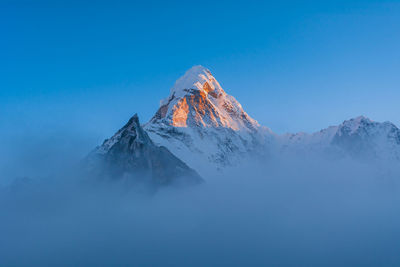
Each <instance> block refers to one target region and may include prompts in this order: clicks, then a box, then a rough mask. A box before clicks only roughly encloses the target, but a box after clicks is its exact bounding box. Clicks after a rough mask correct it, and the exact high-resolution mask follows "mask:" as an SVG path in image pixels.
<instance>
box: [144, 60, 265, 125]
mask: <svg viewBox="0 0 400 267" xmlns="http://www.w3.org/2000/svg"><path fill="white" fill-rule="evenodd" d="M151 123H163V124H166V125H171V126H174V127H223V128H230V129H232V130H235V131H238V130H247V131H255V130H256V129H257V128H259V127H260V125H259V124H258V122H257V121H256V120H254V119H252V118H251V117H250V116H249V115H247V113H246V112H245V111H244V110H243V108H242V106H241V105H240V104H239V102H237V101H236V99H235V98H234V97H232V96H230V95H227V94H226V93H225V91H224V90H223V89H222V87H221V85H220V84H219V83H218V81H217V80H216V79H215V78H214V76H213V75H212V74H211V72H210V71H209V70H208V69H206V68H204V67H203V66H194V67H192V68H191V69H189V70H188V71H187V72H186V73H185V74H184V75H183V76H182V77H181V78H179V79H178V80H177V81H176V82H175V85H174V86H173V87H172V88H171V93H170V95H169V97H167V98H166V99H164V100H162V101H161V105H160V108H159V110H158V111H157V113H156V114H155V115H154V117H153V118H152V119H151Z"/></svg>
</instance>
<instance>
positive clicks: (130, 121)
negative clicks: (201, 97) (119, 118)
mask: <svg viewBox="0 0 400 267" xmlns="http://www.w3.org/2000/svg"><path fill="white" fill-rule="evenodd" d="M132 123H133V124H135V125H139V126H140V122H139V116H138V114H137V113H135V115H133V116H132V118H130V119H129V121H128V125H129V124H132Z"/></svg>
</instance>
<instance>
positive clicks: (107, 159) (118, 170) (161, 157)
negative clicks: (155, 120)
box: [88, 114, 202, 186]
mask: <svg viewBox="0 0 400 267" xmlns="http://www.w3.org/2000/svg"><path fill="white" fill-rule="evenodd" d="M88 159H89V161H90V166H91V169H92V173H94V174H95V175H96V176H100V177H107V178H110V179H113V180H118V179H124V180H127V181H128V182H131V183H147V184H149V185H151V186H163V185H170V184H176V183H179V184H197V183H200V182H202V178H201V177H200V176H199V175H198V174H197V172H196V171H194V170H193V169H191V168H189V167H188V166H187V165H186V164H185V163H184V162H183V161H181V160H180V159H178V158H177V157H176V156H174V155H173V154H172V153H171V152H170V151H169V150H168V149H167V148H165V147H163V146H157V145H155V144H154V142H153V141H152V140H151V139H150V137H149V136H148V134H147V133H146V132H145V131H144V130H143V128H142V127H141V125H140V123H139V118H138V116H137V115H136V114H135V115H134V116H133V117H132V118H131V119H130V120H129V121H128V123H127V124H126V125H125V126H124V127H122V128H121V129H120V130H119V131H118V132H117V133H116V134H115V135H114V136H112V137H111V138H110V139H107V140H105V141H104V143H103V144H102V145H101V146H99V147H97V148H96V149H95V150H94V151H93V152H92V153H91V154H90V155H89V157H88Z"/></svg>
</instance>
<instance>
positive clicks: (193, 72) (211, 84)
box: [161, 65, 225, 104]
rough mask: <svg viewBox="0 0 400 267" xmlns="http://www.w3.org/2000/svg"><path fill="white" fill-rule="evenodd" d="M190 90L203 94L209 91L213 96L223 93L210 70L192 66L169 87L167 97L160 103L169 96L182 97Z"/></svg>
mask: <svg viewBox="0 0 400 267" xmlns="http://www.w3.org/2000/svg"><path fill="white" fill-rule="evenodd" d="M191 90H197V91H201V92H203V93H205V94H208V93H211V94H212V95H214V97H217V96H218V95H221V94H225V92H224V90H223V89H222V87H221V85H220V84H219V83H218V81H217V80H216V79H215V78H214V76H213V75H212V74H211V72H210V70H209V69H207V68H205V67H203V66H201V65H197V66H193V67H192V68H190V69H189V70H188V71H186V73H185V74H184V75H183V76H182V77H180V78H179V79H178V80H177V81H176V82H175V84H174V86H173V87H172V88H171V92H170V95H169V97H168V98H166V99H164V100H163V101H162V102H161V104H165V103H166V102H168V100H169V99H170V98H171V97H176V98H177V97H183V96H184V95H186V94H187V93H188V92H190V91H191Z"/></svg>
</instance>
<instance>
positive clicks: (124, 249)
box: [0, 135, 400, 266]
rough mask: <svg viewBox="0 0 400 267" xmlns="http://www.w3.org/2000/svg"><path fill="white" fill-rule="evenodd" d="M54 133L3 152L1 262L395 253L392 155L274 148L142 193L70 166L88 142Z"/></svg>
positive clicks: (339, 262) (229, 262) (389, 261)
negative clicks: (191, 180) (321, 154)
mask: <svg viewBox="0 0 400 267" xmlns="http://www.w3.org/2000/svg"><path fill="white" fill-rule="evenodd" d="M58 138H59V139H58V140H57V142H41V141H40V140H44V139H46V140H51V139H48V138H44V139H35V138H34V139H31V141H29V142H28V143H29V144H30V145H29V146H27V145H23V146H21V143H20V142H19V143H18V144H19V145H18V146H19V147H20V149H19V150H14V151H19V152H18V153H17V152H15V153H14V154H11V155H10V156H9V157H7V156H4V155H2V157H1V159H2V163H3V164H2V166H5V165H6V164H5V163H6V161H5V159H6V158H8V159H9V160H8V161H7V163H8V165H7V166H8V167H7V168H2V173H1V177H2V181H3V183H2V186H1V189H0V236H1V238H0V265H1V266H10V265H12V266H27V265H29V266H44V265H47V266H52V265H54V266H62V265H66V266H99V265H135V266H238V265H241V266H243V265H245V266H249V265H287V266H290V265H292V266H310V265H324V266H326V265H331V266H354V265H379V266H385V265H386V266H388V265H397V264H398V263H399V262H400V254H399V253H398V249H399V247H400V229H399V225H400V208H399V205H398V203H399V200H400V199H399V198H400V197H399V181H398V178H399V175H398V174H399V173H400V172H399V168H398V167H397V166H394V165H393V166H391V165H390V164H388V165H385V166H382V165H381V166H378V165H376V164H370V163H365V162H357V161H352V160H348V159H345V160H324V159H319V158H308V159H307V158H306V159H304V158H302V159H300V158H295V157H293V158H291V159H288V158H285V160H283V159H280V158H279V157H274V158H269V159H267V160H266V161H264V162H261V163H260V162H243V164H242V165H241V166H240V167H236V168H230V169H227V170H225V171H224V172H215V174H213V175H210V176H208V177H203V178H204V179H205V180H206V182H205V183H203V184H202V185H199V186H191V187H184V188H175V187H173V186H171V187H166V188H162V189H160V190H158V191H157V192H156V193H152V194H147V193H143V192H141V191H138V190H135V188H128V187H125V186H124V185H122V184H119V183H118V182H115V183H109V182H102V183H100V182H99V183H96V182H93V181H90V180H88V179H87V177H84V176H82V174H81V173H80V172H79V171H78V168H77V166H78V165H79V162H80V160H81V159H82V157H83V156H84V155H85V154H84V153H83V151H84V149H86V147H89V145H90V144H88V143H87V142H86V143H85V141H84V140H86V139H85V138H78V137H76V138H75V139H74V138H71V137H69V136H62V135H61V136H58ZM60 140H73V141H70V142H73V144H77V143H81V144H85V145H81V148H82V149H81V150H79V149H78V151H74V150H73V149H71V147H74V146H72V145H67V144H68V142H62V141H61V142H60ZM18 141H20V140H18ZM70 144H71V143H70ZM8 147H9V148H10V147H14V148H16V147H17V144H15V146H13V144H12V142H9V143H8ZM4 154H6V153H4ZM34 155H36V157H35V156H34ZM38 155H40V156H38ZM42 155H46V156H45V157H43V156H42ZM5 170H7V171H5ZM6 180H7V181H8V182H7V183H5V182H4V181H6Z"/></svg>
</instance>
